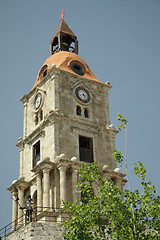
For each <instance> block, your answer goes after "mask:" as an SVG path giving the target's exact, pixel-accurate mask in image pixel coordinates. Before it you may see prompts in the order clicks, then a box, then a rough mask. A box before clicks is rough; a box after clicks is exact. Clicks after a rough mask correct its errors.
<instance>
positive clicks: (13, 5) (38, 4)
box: [0, 0, 160, 228]
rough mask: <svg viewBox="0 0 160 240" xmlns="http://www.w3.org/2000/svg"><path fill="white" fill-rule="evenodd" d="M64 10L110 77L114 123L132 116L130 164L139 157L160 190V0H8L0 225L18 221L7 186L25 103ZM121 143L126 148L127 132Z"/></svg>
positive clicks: (4, 6) (83, 51) (1, 53)
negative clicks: (15, 219)
mask: <svg viewBox="0 0 160 240" xmlns="http://www.w3.org/2000/svg"><path fill="white" fill-rule="evenodd" d="M61 9H64V10H65V21H66V22H67V24H68V25H69V26H70V28H71V29H72V30H73V32H74V33H75V34H76V35H77V37H78V41H79V55H80V56H81V57H82V58H83V59H84V60H85V61H86V62H87V63H88V65H89V66H90V68H91V70H92V71H93V73H94V74H95V76H96V77H97V78H98V79H99V80H100V81H102V82H106V81H110V82H111V85H112V86H113V88H112V89H111V90H110V95H109V102H110V116H111V123H113V124H114V125H115V127H116V126H117V121H116V116H117V113H119V112H120V113H121V114H123V115H124V116H125V117H126V118H127V119H128V165H129V173H130V181H131V186H132V188H133V189H134V188H139V187H138V181H137V180H136V178H134V177H133V174H132V165H133V163H135V162H138V161H139V160H140V161H142V162H143V163H144V165H145V166H146V167H147V178H148V180H151V181H152V183H153V184H154V185H156V187H157V191H158V194H160V187H159V183H160V174H159V170H160V157H159V149H160V141H159V135H160V127H159V121H160V94H159V89H160V31H159V26H160V0H100V1H96V0H88V1H86V0H85V1H84V0H81V1H73V0H68V1H66V0H61V1H54V0H46V1H42V0H34V1H33V0H27V1H25V0H14V1H13V0H0V29H1V32H0V69H1V77H0V83H1V85H0V86H1V88H0V89H1V94H0V109H1V114H0V115H1V117H0V133H1V137H0V153H1V154H0V155H1V158H0V163H1V165H0V228H1V227H3V226H4V225H6V224H8V223H9V222H10V221H11V211H12V210H11V195H10V193H9V192H8V191H7V190H6V188H7V187H8V186H9V185H10V184H11V183H12V181H13V180H15V179H18V175H19V152H18V148H17V147H16V146H15V145H16V143H17V140H18V137H21V136H22V130H23V106H22V103H21V102H19V99H20V98H21V97H22V96H23V95H24V94H26V93H28V92H29V91H30V90H31V88H32V86H33V85H34V82H35V80H36V77H37V74H38V71H39V69H40V68H41V66H42V64H43V63H44V62H45V60H46V59H47V58H48V57H49V46H50V40H51V38H52V37H53V35H54V33H55V31H56V30H57V28H58V26H59V21H58V19H59V18H60V14H61ZM116 145H117V147H118V148H119V149H120V150H122V151H123V150H124V135H123V134H118V135H117V139H116Z"/></svg>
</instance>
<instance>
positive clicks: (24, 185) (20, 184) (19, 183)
mask: <svg viewBox="0 0 160 240" xmlns="http://www.w3.org/2000/svg"><path fill="white" fill-rule="evenodd" d="M29 186H30V183H29V182H27V181H25V180H22V179H18V180H16V181H13V183H12V184H11V185H10V186H9V187H8V188H7V190H9V191H11V192H12V191H14V190H15V189H18V188H19V187H21V188H24V189H26V188H28V187H29Z"/></svg>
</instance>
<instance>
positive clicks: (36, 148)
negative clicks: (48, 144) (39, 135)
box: [33, 141, 40, 167]
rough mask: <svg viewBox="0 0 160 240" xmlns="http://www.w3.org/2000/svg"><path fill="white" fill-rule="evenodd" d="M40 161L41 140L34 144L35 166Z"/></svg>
mask: <svg viewBox="0 0 160 240" xmlns="http://www.w3.org/2000/svg"><path fill="white" fill-rule="evenodd" d="M38 161H40V141H38V142H37V143H36V144H35V145H34V146H33V167H35V166H36V165H37V162H38Z"/></svg>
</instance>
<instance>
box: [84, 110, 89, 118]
mask: <svg viewBox="0 0 160 240" xmlns="http://www.w3.org/2000/svg"><path fill="white" fill-rule="evenodd" d="M84 116H85V117H86V118H89V112H88V109H87V108H84Z"/></svg>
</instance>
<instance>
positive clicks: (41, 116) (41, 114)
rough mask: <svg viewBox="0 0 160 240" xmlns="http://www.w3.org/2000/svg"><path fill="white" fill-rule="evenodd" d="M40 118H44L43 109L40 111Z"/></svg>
mask: <svg viewBox="0 0 160 240" xmlns="http://www.w3.org/2000/svg"><path fill="white" fill-rule="evenodd" d="M40 120H41V121H42V120H43V110H41V111H40Z"/></svg>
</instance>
